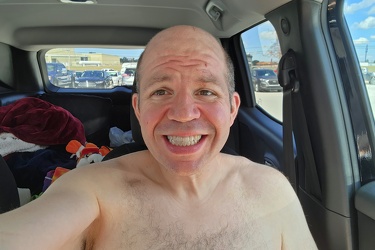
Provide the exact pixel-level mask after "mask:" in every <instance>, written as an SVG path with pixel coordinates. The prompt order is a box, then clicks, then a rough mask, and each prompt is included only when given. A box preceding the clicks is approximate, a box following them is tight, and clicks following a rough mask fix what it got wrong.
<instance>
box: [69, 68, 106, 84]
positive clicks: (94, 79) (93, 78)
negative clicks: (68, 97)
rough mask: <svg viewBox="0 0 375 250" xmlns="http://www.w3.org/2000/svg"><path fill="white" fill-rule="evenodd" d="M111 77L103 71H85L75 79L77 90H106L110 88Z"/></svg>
mask: <svg viewBox="0 0 375 250" xmlns="http://www.w3.org/2000/svg"><path fill="white" fill-rule="evenodd" d="M111 80H112V78H111V75H110V74H109V73H108V72H107V71H104V70H86V71H84V72H83V73H82V75H81V77H79V78H76V81H75V86H76V87H78V88H106V87H110V86H111Z"/></svg>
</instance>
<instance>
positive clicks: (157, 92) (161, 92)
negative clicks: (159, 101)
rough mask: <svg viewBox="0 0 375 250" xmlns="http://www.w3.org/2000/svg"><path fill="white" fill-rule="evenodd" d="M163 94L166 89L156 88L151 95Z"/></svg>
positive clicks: (165, 92)
mask: <svg viewBox="0 0 375 250" xmlns="http://www.w3.org/2000/svg"><path fill="white" fill-rule="evenodd" d="M165 94H167V91H166V90H164V89H159V90H156V91H155V92H154V94H153V95H165Z"/></svg>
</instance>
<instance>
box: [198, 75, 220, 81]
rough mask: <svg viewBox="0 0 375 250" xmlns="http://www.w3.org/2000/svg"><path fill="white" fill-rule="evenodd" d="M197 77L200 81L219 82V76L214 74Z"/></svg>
mask: <svg viewBox="0 0 375 250" xmlns="http://www.w3.org/2000/svg"><path fill="white" fill-rule="evenodd" d="M196 79H197V80H198V81H200V82H212V83H216V82H217V77H215V76H214V75H212V74H204V75H199V76H197V78H196Z"/></svg>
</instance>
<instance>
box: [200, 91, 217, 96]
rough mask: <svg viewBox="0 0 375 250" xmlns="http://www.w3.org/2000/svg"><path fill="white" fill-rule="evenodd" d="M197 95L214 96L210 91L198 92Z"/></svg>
mask: <svg viewBox="0 0 375 250" xmlns="http://www.w3.org/2000/svg"><path fill="white" fill-rule="evenodd" d="M198 94H199V95H204V96H212V95H214V93H213V92H212V91H210V90H207V89H202V90H199V91H198Z"/></svg>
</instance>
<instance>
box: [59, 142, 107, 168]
mask: <svg viewBox="0 0 375 250" xmlns="http://www.w3.org/2000/svg"><path fill="white" fill-rule="evenodd" d="M66 151H67V152H69V153H72V154H73V155H75V156H76V157H77V167H80V166H84V165H88V164H91V163H96V162H101V161H102V160H103V158H104V156H106V155H107V154H108V153H109V152H110V151H111V148H109V147H106V146H101V147H100V148H98V146H96V145H95V144H94V143H86V145H85V146H83V145H82V144H81V143H80V142H79V141H77V140H71V141H70V142H69V143H68V145H66Z"/></svg>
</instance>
